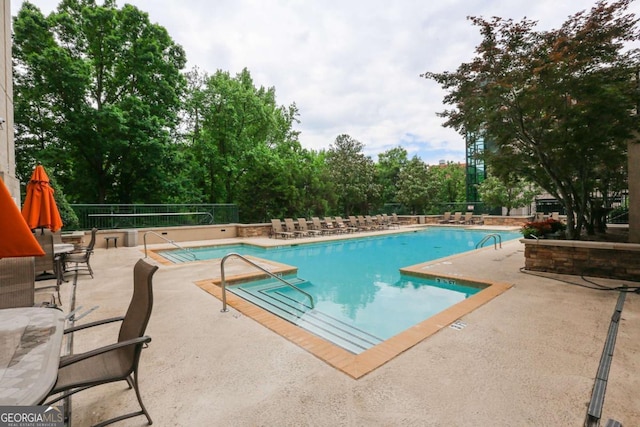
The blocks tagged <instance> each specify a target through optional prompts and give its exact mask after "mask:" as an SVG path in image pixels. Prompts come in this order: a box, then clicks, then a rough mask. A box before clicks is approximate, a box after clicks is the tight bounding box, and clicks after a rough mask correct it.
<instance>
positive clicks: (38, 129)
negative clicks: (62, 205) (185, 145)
mask: <svg viewBox="0 0 640 427" xmlns="http://www.w3.org/2000/svg"><path fill="white" fill-rule="evenodd" d="M13 29H14V40H13V41H14V44H13V57H14V92H15V116H16V117H15V121H16V147H17V149H16V157H17V162H18V163H19V164H24V165H30V164H33V163H34V159H39V160H43V161H46V162H47V163H48V164H50V165H54V168H55V170H56V172H57V178H58V182H60V183H61V184H62V186H63V187H64V188H65V189H66V190H67V191H66V193H67V195H68V196H69V197H70V198H71V199H72V200H74V201H83V202H98V203H102V202H119V203H134V202H152V201H155V202H157V201H161V199H162V197H164V196H165V195H168V194H169V191H170V190H171V188H172V187H171V185H169V184H170V177H171V174H170V173H168V168H169V167H170V165H171V163H172V161H173V158H172V150H170V149H169V148H170V144H171V139H170V133H171V130H172V129H173V128H174V127H175V126H176V120H177V111H178V109H179V106H180V99H179V96H180V93H181V91H182V89H183V87H184V78H183V76H182V75H181V73H180V70H181V69H182V68H183V67H184V64H185V62H186V60H185V55H184V51H183V49H182V48H181V47H180V46H179V45H177V44H175V43H174V42H173V40H172V39H171V38H170V37H169V35H168V33H167V31H166V30H165V29H164V28H163V27H161V26H159V25H155V24H151V23H150V22H149V17H148V15H147V14H146V13H144V12H142V11H140V10H138V9H137V8H135V7H134V6H131V5H125V6H124V7H123V8H122V9H117V8H116V4H115V1H113V0H105V1H104V3H103V5H102V6H98V5H97V4H96V2H95V1H94V0H63V1H62V2H61V3H60V5H59V6H58V9H57V10H56V11H55V12H53V13H51V14H50V15H49V16H48V17H46V18H45V17H44V16H43V15H42V13H41V12H40V10H39V9H37V8H36V7H35V6H34V5H32V4H31V3H29V2H25V3H23V5H22V7H21V9H20V11H19V13H18V15H17V17H16V18H15V19H14V25H13ZM24 172H25V171H19V173H21V174H24ZM21 178H23V179H24V178H25V175H21ZM159 198H160V200H159Z"/></svg>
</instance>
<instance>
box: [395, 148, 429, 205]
mask: <svg viewBox="0 0 640 427" xmlns="http://www.w3.org/2000/svg"><path fill="white" fill-rule="evenodd" d="M436 191H437V189H436V187H435V186H434V182H433V181H432V180H430V179H429V167H428V166H427V165H426V164H425V163H424V162H423V161H422V160H420V159H419V158H418V157H413V158H412V159H411V160H409V162H408V163H407V164H406V165H405V166H404V167H403V168H402V170H400V172H399V174H398V191H397V200H398V202H400V203H402V204H403V205H404V206H405V207H406V208H408V209H409V211H410V212H411V213H412V214H414V215H415V214H419V213H424V212H425V210H426V209H427V205H428V204H429V202H430V201H431V199H432V198H433V196H434V195H435V193H436Z"/></svg>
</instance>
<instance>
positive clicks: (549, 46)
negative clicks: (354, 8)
mask: <svg viewBox="0 0 640 427" xmlns="http://www.w3.org/2000/svg"><path fill="white" fill-rule="evenodd" d="M629 4H630V0H620V1H616V2H613V3H611V4H607V3H606V2H605V1H598V2H597V3H596V5H595V6H594V7H593V8H592V9H591V10H590V11H589V12H586V11H584V12H579V13H577V14H575V15H573V16H571V17H569V18H568V19H567V20H566V22H565V23H564V24H563V25H562V26H561V27H560V28H559V29H555V30H549V31H536V30H535V25H536V23H535V22H533V21H530V20H527V19H523V20H522V21H520V22H514V21H512V20H504V19H501V18H497V17H495V18H492V19H490V20H486V19H483V18H480V17H471V18H469V19H470V20H471V22H472V23H473V24H474V25H475V26H477V27H479V29H480V33H481V35H482V42H481V43H480V44H479V45H478V46H477V48H476V57H475V58H474V59H473V60H472V61H471V62H469V63H464V64H461V65H460V66H459V67H458V69H457V70H456V71H453V72H443V73H434V72H427V73H425V74H424V75H423V76H424V77H426V78H429V79H434V80H435V81H436V82H438V83H440V84H441V85H442V87H443V88H445V89H446V90H447V91H448V94H447V95H446V97H445V98H444V101H445V103H446V104H449V105H452V106H453V107H454V108H453V109H450V110H446V111H444V112H443V113H441V115H442V116H443V117H445V118H446V119H447V121H446V123H445V126H449V127H453V128H455V129H457V130H458V131H459V132H460V133H461V134H462V135H464V136H467V135H481V136H482V137H483V138H484V140H485V142H486V144H487V145H488V146H490V147H491V148H490V149H487V150H485V153H484V155H485V157H486V161H487V163H488V164H490V165H491V166H492V167H493V170H494V171H496V173H497V174H498V175H505V174H507V173H515V174H517V175H519V176H521V177H524V178H526V179H527V180H529V181H531V182H534V183H536V184H537V185H539V186H540V187H541V188H543V189H544V190H546V191H547V192H549V193H550V194H552V195H553V196H554V197H556V198H557V199H558V200H559V201H560V202H561V203H562V205H563V206H564V208H565V209H566V213H567V221H568V227H567V232H568V234H569V236H570V237H572V238H579V235H580V230H581V229H582V226H583V225H585V224H587V223H588V218H589V216H590V215H591V214H592V212H591V209H592V208H593V206H595V205H596V204H597V203H596V199H597V198H598V197H599V192H601V191H605V192H606V191H607V190H608V189H605V188H603V184H604V183H605V182H609V183H610V182H613V181H615V180H612V179H611V177H609V176H608V175H610V174H611V173H612V172H613V173H614V174H624V168H625V165H626V163H625V158H626V157H625V156H626V146H627V141H628V139H629V137H630V135H631V133H632V131H634V130H635V129H637V121H636V114H635V113H636V111H635V109H636V106H637V102H638V95H637V87H638V80H637V74H636V70H637V67H638V64H639V62H638V50H637V49H628V48H627V47H628V43H629V42H634V41H637V40H638V39H639V35H638V28H637V23H638V20H637V19H636V17H635V16H634V15H633V14H631V13H628V12H627V9H628V7H629ZM574 218H575V219H576V221H575V222H574Z"/></svg>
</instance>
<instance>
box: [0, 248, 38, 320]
mask: <svg viewBox="0 0 640 427" xmlns="http://www.w3.org/2000/svg"><path fill="white" fill-rule="evenodd" d="M34 293H35V269H34V260H33V257H32V256H30V257H22V258H1V259H0V308H14V307H31V306H33V303H34Z"/></svg>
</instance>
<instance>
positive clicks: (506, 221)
mask: <svg viewBox="0 0 640 427" xmlns="http://www.w3.org/2000/svg"><path fill="white" fill-rule="evenodd" d="M483 220H484V225H508V226H514V227H521V226H522V225H524V223H526V222H529V221H533V216H504V215H484V216H483Z"/></svg>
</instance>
